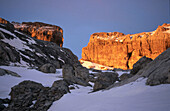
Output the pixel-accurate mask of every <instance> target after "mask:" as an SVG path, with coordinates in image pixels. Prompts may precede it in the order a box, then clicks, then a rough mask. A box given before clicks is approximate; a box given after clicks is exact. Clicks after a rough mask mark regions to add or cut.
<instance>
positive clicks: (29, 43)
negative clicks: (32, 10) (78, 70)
mask: <svg viewBox="0 0 170 111" xmlns="http://www.w3.org/2000/svg"><path fill="white" fill-rule="evenodd" d="M7 22H8V21H6V20H5V22H4V23H7ZM8 24H11V23H10V22H8ZM35 24H36V26H37V28H39V27H40V28H39V29H41V28H42V27H43V28H45V27H46V26H47V27H48V26H49V27H55V26H51V25H45V26H44V24H41V23H35ZM11 25H12V24H11ZM20 26H21V27H22V25H21V24H19V26H18V27H20ZM31 26H33V24H32V25H31ZM24 27H27V26H26V25H25V24H24V25H23V28H24ZM47 27H46V28H47ZM0 28H2V29H3V30H0V35H1V36H2V37H0V65H14V66H26V67H29V68H34V69H37V68H39V67H41V66H42V65H44V64H47V63H50V64H52V65H54V66H55V68H61V67H62V65H64V64H71V65H72V64H80V63H79V61H78V57H77V56H76V55H74V54H73V53H72V52H71V50H69V49H67V48H63V47H59V46H58V45H57V44H56V43H54V42H49V41H42V40H38V39H36V38H33V37H31V36H29V35H26V34H25V33H22V32H19V31H17V30H16V29H15V28H14V29H11V28H9V27H7V24H3V25H0ZM27 28H28V27H27ZM43 28H42V30H53V29H48V28H47V29H43ZM26 30H27V29H26ZM56 30H58V31H59V32H60V31H61V30H60V29H59V27H58V28H57V27H56ZM6 32H8V33H6ZM28 32H29V31H28ZM37 33H38V32H37ZM52 33H53V32H52ZM53 37H56V36H55V35H54V36H53ZM7 41H11V42H15V43H18V44H10V43H9V42H7ZM58 43H59V42H58ZM59 44H60V43H59ZM18 45H20V46H23V47H22V48H21V47H18ZM23 49H24V50H23Z"/></svg>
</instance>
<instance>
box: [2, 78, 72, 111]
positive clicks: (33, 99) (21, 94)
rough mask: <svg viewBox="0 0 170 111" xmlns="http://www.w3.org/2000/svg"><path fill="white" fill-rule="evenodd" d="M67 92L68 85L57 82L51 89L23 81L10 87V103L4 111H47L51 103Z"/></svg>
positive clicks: (63, 82) (60, 81)
mask: <svg viewBox="0 0 170 111" xmlns="http://www.w3.org/2000/svg"><path fill="white" fill-rule="evenodd" d="M67 92H69V88H68V84H67V83H66V82H65V81H62V80H59V81H55V82H54V83H53V86H52V87H44V86H43V85H42V84H40V83H36V82H34V81H23V82H21V83H19V84H18V85H16V86H14V87H12V89H11V92H10V96H11V100H10V101H11V102H10V104H9V105H8V107H7V108H5V109H4V111H24V110H25V111H47V110H48V109H49V107H50V106H51V105H52V103H53V102H54V101H56V100H59V99H60V98H61V97H62V96H63V95H64V94H66V93H67Z"/></svg>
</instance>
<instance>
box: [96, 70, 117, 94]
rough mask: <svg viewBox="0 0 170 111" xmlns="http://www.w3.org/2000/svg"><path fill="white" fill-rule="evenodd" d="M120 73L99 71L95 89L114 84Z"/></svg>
mask: <svg viewBox="0 0 170 111" xmlns="http://www.w3.org/2000/svg"><path fill="white" fill-rule="evenodd" d="M118 79H119V78H118V74H117V73H113V72H101V73H98V78H97V79H96V81H95V83H94V87H93V90H94V91H98V90H101V89H105V88H107V87H109V86H110V85H112V84H114V83H115V82H116V81H117V80H118Z"/></svg>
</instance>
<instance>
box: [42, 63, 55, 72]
mask: <svg viewBox="0 0 170 111" xmlns="http://www.w3.org/2000/svg"><path fill="white" fill-rule="evenodd" d="M39 70H40V71H42V72H44V73H55V72H56V68H55V67H54V65H52V64H44V65H43V66H41V67H40V68H39Z"/></svg>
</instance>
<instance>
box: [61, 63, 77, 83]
mask: <svg viewBox="0 0 170 111" xmlns="http://www.w3.org/2000/svg"><path fill="white" fill-rule="evenodd" d="M62 75H63V78H64V79H66V80H70V81H73V77H74V70H73V67H72V66H71V65H69V64H66V65H63V67H62Z"/></svg>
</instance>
